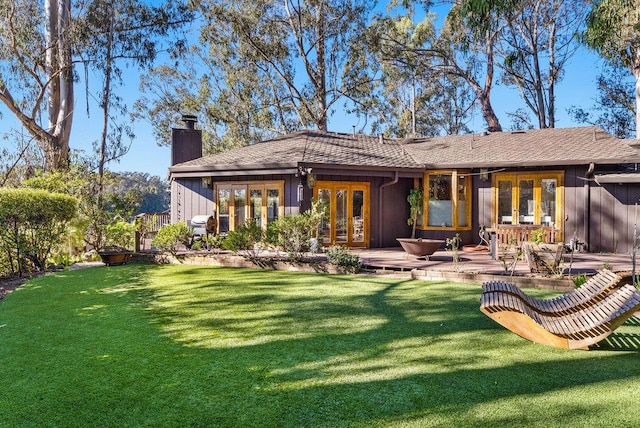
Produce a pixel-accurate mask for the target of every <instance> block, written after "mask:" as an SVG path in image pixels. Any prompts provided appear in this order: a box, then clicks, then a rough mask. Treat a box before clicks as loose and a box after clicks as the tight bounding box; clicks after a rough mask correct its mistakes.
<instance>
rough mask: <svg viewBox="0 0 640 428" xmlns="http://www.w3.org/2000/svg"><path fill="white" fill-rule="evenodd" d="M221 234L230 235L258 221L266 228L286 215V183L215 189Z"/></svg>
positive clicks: (224, 185) (218, 186)
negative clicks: (243, 226) (251, 222)
mask: <svg viewBox="0 0 640 428" xmlns="http://www.w3.org/2000/svg"><path fill="white" fill-rule="evenodd" d="M215 188H216V190H215V193H214V194H215V195H216V201H215V204H216V212H217V213H218V230H219V231H220V233H226V232H228V231H230V230H234V229H235V228H236V227H238V226H241V225H244V224H245V223H246V222H247V221H248V220H252V221H255V222H256V224H258V225H259V226H261V227H262V228H266V227H267V225H268V224H269V223H271V222H272V221H274V220H276V219H277V218H278V217H282V216H283V215H284V204H283V201H282V198H283V197H284V182H283V181H276V182H225V183H217V184H216V186H215Z"/></svg>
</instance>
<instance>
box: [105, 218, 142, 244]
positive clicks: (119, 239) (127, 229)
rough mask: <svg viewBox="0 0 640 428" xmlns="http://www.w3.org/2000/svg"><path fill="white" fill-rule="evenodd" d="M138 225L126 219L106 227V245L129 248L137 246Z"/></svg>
mask: <svg viewBox="0 0 640 428" xmlns="http://www.w3.org/2000/svg"><path fill="white" fill-rule="evenodd" d="M135 236H136V225H135V223H128V222H126V221H116V222H114V223H111V224H108V225H106V226H105V229H104V241H105V246H115V247H119V248H124V249H127V250H133V249H134V248H135Z"/></svg>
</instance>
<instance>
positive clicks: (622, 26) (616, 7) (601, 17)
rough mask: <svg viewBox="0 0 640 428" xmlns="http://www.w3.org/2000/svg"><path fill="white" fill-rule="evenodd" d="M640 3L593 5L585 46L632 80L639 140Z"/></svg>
mask: <svg viewBox="0 0 640 428" xmlns="http://www.w3.org/2000/svg"><path fill="white" fill-rule="evenodd" d="M638 22H640V1H638V0H609V1H602V0H601V1H596V2H594V5H593V7H592V9H591V11H590V12H589V14H588V15H587V28H586V30H585V32H584V34H583V41H584V43H585V44H586V45H587V46H589V47H590V48H592V49H593V50H595V51H596V52H598V54H600V56H602V58H604V59H605V60H606V61H607V62H608V63H609V64H610V65H612V66H613V67H616V68H619V67H626V68H627V69H628V70H629V72H630V73H631V74H632V75H633V76H634V77H635V113H636V119H635V122H636V138H637V137H638V136H640V91H639V89H640V27H639V26H638Z"/></svg>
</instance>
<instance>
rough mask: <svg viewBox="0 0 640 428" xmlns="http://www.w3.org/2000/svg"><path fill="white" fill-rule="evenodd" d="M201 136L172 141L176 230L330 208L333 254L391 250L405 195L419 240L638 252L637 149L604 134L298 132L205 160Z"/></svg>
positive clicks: (182, 135) (188, 134)
mask: <svg viewBox="0 0 640 428" xmlns="http://www.w3.org/2000/svg"><path fill="white" fill-rule="evenodd" d="M174 131H175V130H174ZM199 132H200V131H197V130H195V129H193V126H191V127H190V126H189V125H188V126H187V129H185V130H180V131H179V132H174V147H173V153H174V156H173V159H174V162H175V160H176V159H178V160H179V163H176V164H174V165H173V166H171V167H170V168H169V171H170V179H171V220H172V222H178V221H189V220H190V219H191V218H192V217H194V216H196V215H214V217H215V219H216V222H217V228H218V231H220V232H222V233H224V232H226V231H228V230H232V229H234V228H235V227H237V226H238V225H240V224H244V223H245V222H246V221H247V220H249V219H254V220H255V221H257V222H258V223H259V224H261V225H262V226H263V227H266V225H267V224H268V223H269V222H270V221H273V220H274V219H275V218H277V217H281V216H285V215H288V214H295V213H299V212H303V211H304V210H306V209H308V208H309V206H310V204H311V199H312V198H316V199H320V200H324V201H325V202H326V204H327V205H328V206H329V207H330V220H329V221H328V222H327V223H326V224H325V225H324V230H323V236H324V241H325V243H326V244H330V243H338V244H345V245H349V246H352V247H369V248H381V247H390V246H393V247H395V246H398V243H397V241H396V238H398V237H408V236H409V235H410V234H411V228H410V226H409V225H408V224H407V218H408V217H409V205H408V203H407V195H408V193H409V190H410V189H412V188H414V187H418V188H422V189H423V190H424V195H425V198H424V204H423V212H422V217H421V219H420V220H419V225H418V235H419V236H422V237H424V238H439V239H443V238H446V237H451V236H453V235H455V234H456V233H459V234H460V236H461V237H462V239H463V243H465V244H472V243H478V242H479V238H478V231H479V230H480V229H481V228H486V229H490V230H495V229H497V228H500V227H507V225H508V227H511V228H513V227H522V228H535V227H539V226H547V227H550V228H551V230H553V231H554V239H555V240H556V241H559V242H570V241H572V242H573V243H577V244H579V247H580V248H581V249H585V250H586V249H588V250H589V251H592V252H601V251H602V252H630V251H631V250H632V246H633V230H634V223H635V222H636V203H637V202H638V201H639V199H640V172H637V171H636V164H637V163H640V150H638V148H639V147H640V146H636V142H635V140H620V139H617V138H614V137H612V136H611V135H609V134H607V133H606V132H605V131H603V130H602V129H600V128H598V127H580V128H567V129H543V130H529V131H514V132H499V133H483V134H467V135H455V136H446V137H430V138H409V139H386V138H382V137H374V136H364V135H360V134H340V133H331V132H320V131H299V132H295V133H292V134H289V135H286V136H283V137H280V138H276V139H273V140H269V141H264V142H262V143H259V144H254V145H251V146H247V147H242V148H238V149H233V150H230V151H228V152H224V153H219V154H215V155H210V156H204V157H202V156H201V155H200V154H199V153H201V152H199V151H198V149H200V150H201V148H199V147H198V144H199V143H198V141H199V139H198V138H194V134H192V133H199ZM196 137H197V136H196ZM194 141H195V142H194ZM194 153H195V155H194ZM193 157H195V158H194V159H191V158H193ZM187 159H190V160H187Z"/></svg>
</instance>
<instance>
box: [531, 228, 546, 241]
mask: <svg viewBox="0 0 640 428" xmlns="http://www.w3.org/2000/svg"><path fill="white" fill-rule="evenodd" d="M546 235H547V232H546V230H544V228H542V227H541V228H539V229H536V230H534V231H533V232H531V239H530V240H531V242H533V243H534V244H540V243H542V242H544V241H545V237H546Z"/></svg>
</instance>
